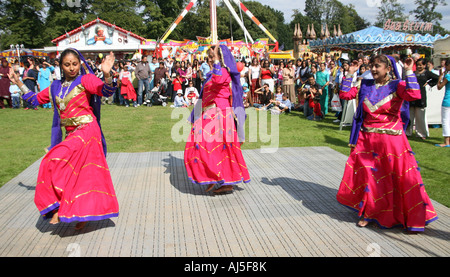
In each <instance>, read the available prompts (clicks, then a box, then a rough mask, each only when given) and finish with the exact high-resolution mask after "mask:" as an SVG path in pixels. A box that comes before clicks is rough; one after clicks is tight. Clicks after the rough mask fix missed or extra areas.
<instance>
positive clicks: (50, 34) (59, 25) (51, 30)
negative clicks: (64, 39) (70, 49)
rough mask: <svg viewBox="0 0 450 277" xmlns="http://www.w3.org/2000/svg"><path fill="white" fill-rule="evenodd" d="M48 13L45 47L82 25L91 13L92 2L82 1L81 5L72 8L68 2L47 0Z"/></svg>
mask: <svg viewBox="0 0 450 277" xmlns="http://www.w3.org/2000/svg"><path fill="white" fill-rule="evenodd" d="M46 2H47V8H48V12H47V14H46V19H45V32H44V34H43V35H44V36H45V45H51V40H53V39H55V38H57V37H58V36H60V35H62V34H64V33H65V32H70V31H71V30H73V29H76V28H78V27H80V25H82V23H83V22H84V21H85V19H86V15H87V14H88V13H89V12H90V7H91V4H92V0H83V1H80V5H79V6H78V5H74V6H73V7H70V6H69V5H67V2H66V1H61V0H47V1H46Z"/></svg>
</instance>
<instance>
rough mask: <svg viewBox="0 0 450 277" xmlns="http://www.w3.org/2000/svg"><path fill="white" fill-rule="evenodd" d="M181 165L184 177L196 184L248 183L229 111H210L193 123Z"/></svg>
mask: <svg viewBox="0 0 450 277" xmlns="http://www.w3.org/2000/svg"><path fill="white" fill-rule="evenodd" d="M184 162H185V166H186V171H187V175H188V177H189V179H190V180H191V181H192V182H193V183H195V184H200V185H207V184H215V183H217V184H219V185H233V184H238V183H241V182H244V183H248V182H250V175H249V172H248V169H247V165H246V163H245V160H244V157H243V155H242V151H241V143H240V142H239V140H238V137H237V132H236V126H235V123H234V117H233V113H232V110H231V108H230V109H223V110H222V109H220V108H217V107H213V108H210V109H208V110H206V111H205V112H204V113H203V115H202V118H199V119H198V120H197V121H196V122H195V123H194V126H193V128H192V130H191V133H190V135H189V138H188V141H187V143H186V148H185V151H184Z"/></svg>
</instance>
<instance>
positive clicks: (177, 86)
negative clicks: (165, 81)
mask: <svg viewBox="0 0 450 277" xmlns="http://www.w3.org/2000/svg"><path fill="white" fill-rule="evenodd" d="M173 75H175V77H173ZM172 78H173V80H172V86H173V91H174V92H177V93H178V91H179V90H181V91H182V92H183V87H182V83H183V81H182V78H181V76H180V73H178V72H176V73H173V74H172Z"/></svg>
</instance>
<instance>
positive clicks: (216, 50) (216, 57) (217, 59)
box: [213, 43, 220, 61]
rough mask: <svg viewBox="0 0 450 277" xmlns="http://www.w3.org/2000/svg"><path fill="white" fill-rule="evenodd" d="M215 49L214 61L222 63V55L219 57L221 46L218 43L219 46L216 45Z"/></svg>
mask: <svg viewBox="0 0 450 277" xmlns="http://www.w3.org/2000/svg"><path fill="white" fill-rule="evenodd" d="M214 46H215V47H214V52H213V53H214V61H220V55H219V48H220V46H219V44H218V43H217V44H215V45H214Z"/></svg>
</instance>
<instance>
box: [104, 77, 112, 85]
mask: <svg viewBox="0 0 450 277" xmlns="http://www.w3.org/2000/svg"><path fill="white" fill-rule="evenodd" d="M105 83H106V84H107V85H110V84H112V77H111V76H109V77H106V78H105Z"/></svg>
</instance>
